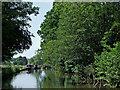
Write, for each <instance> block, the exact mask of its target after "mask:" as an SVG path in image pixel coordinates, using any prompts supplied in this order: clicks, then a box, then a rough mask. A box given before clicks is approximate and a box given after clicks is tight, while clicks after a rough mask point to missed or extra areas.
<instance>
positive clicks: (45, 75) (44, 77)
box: [3, 69, 92, 88]
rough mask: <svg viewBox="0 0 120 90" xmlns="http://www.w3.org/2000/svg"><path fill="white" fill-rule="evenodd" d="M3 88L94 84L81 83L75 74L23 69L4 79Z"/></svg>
mask: <svg viewBox="0 0 120 90" xmlns="http://www.w3.org/2000/svg"><path fill="white" fill-rule="evenodd" d="M3 88H92V85H91V84H81V83H80V79H79V76H78V75H75V74H63V73H60V72H59V73H58V72H57V73H55V72H54V71H51V70H46V71H43V70H42V71H41V70H39V69H36V70H26V71H22V72H20V73H18V74H16V75H13V76H11V78H9V79H7V80H4V81H3Z"/></svg>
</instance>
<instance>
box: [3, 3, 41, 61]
mask: <svg viewBox="0 0 120 90" xmlns="http://www.w3.org/2000/svg"><path fill="white" fill-rule="evenodd" d="M31 14H34V15H35V16H36V15H37V14H39V8H38V7H33V6H32V3H31V2H3V3H2V21H3V22H2V51H3V55H2V59H3V61H4V60H7V59H10V58H11V57H12V56H13V55H14V54H15V53H18V52H19V53H20V52H23V51H24V50H25V49H29V48H30V46H31V45H32V41H31V37H32V36H33V34H32V33H31V32H30V31H29V30H28V28H29V27H31V26H30V24H29V23H28V22H29V21H31V18H30V16H29V15H31Z"/></svg>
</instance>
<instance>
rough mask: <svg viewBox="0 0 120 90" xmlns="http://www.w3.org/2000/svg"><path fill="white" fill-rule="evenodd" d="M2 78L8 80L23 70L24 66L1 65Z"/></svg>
mask: <svg viewBox="0 0 120 90" xmlns="http://www.w3.org/2000/svg"><path fill="white" fill-rule="evenodd" d="M1 67H2V78H3V79H5V78H8V77H10V76H11V75H12V74H15V73H18V72H20V71H22V70H25V65H10V66H9V65H2V66H1Z"/></svg>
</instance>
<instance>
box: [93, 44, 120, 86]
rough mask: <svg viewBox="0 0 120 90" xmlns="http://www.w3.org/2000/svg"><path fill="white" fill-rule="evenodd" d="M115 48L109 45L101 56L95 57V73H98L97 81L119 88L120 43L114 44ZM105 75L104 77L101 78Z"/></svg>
mask: <svg viewBox="0 0 120 90" xmlns="http://www.w3.org/2000/svg"><path fill="white" fill-rule="evenodd" d="M114 46H115V48H111V47H110V46H108V45H106V44H105V45H104V47H106V48H107V50H108V49H109V50H110V51H109V52H108V51H107V50H105V49H104V51H103V52H102V53H101V55H100V56H98V55H95V65H96V66H97V68H95V72H96V73H97V76H98V77H97V78H96V79H97V80H100V79H101V80H106V81H107V84H106V85H108V86H109V87H111V88H114V87H119V83H120V42H117V43H115V44H114ZM102 74H104V76H101V75H102Z"/></svg>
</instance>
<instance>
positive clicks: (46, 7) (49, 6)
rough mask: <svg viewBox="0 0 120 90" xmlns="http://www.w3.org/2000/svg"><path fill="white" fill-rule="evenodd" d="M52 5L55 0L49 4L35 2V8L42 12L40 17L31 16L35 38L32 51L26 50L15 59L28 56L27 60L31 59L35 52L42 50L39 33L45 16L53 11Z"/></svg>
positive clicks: (40, 0) (51, 0) (46, 1)
mask: <svg viewBox="0 0 120 90" xmlns="http://www.w3.org/2000/svg"><path fill="white" fill-rule="evenodd" d="M27 1H28V0H27ZM29 1H33V0H29ZM34 1H38V0H34ZM42 1H44V2H42ZM52 4H53V0H49V2H48V0H39V2H33V5H34V6H38V7H40V10H39V15H37V16H34V15H31V16H30V17H31V19H32V21H31V22H30V25H31V28H30V29H29V30H30V31H31V32H32V33H33V34H34V36H35V37H33V38H32V46H31V47H30V49H28V50H25V51H24V52H23V53H20V54H17V55H14V58H16V57H19V56H26V57H27V58H31V57H32V56H34V55H35V51H36V50H37V49H40V42H41V38H40V37H39V36H38V34H37V31H38V30H40V25H41V23H42V22H43V21H44V19H45V18H44V15H45V14H46V12H48V11H50V9H52Z"/></svg>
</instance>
